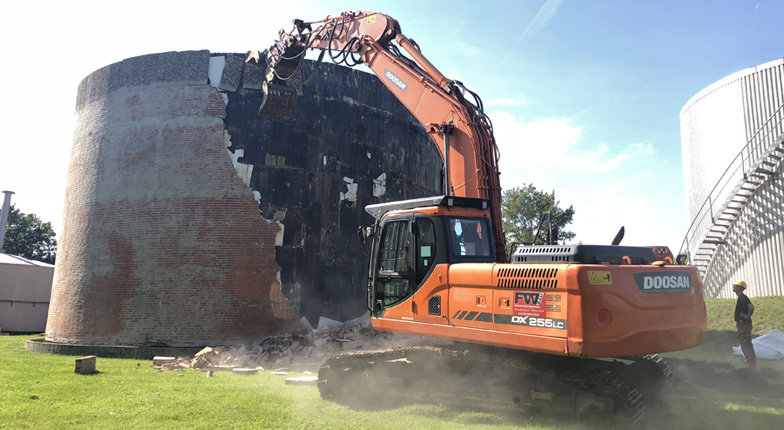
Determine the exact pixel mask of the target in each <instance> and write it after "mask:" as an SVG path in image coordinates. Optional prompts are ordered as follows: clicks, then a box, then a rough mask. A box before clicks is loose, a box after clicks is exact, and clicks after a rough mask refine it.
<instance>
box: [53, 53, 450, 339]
mask: <svg viewBox="0 0 784 430" xmlns="http://www.w3.org/2000/svg"><path fill="white" fill-rule="evenodd" d="M243 59H244V56H243V55H239V54H213V53H210V52H208V51H190V52H170V53H163V54H154V55H145V56H141V57H135V58H131V59H127V60H124V61H122V62H119V63H116V64H112V65H109V66H107V67H104V68H102V69H100V70H97V71H95V72H94V73H92V74H91V75H89V76H88V77H87V78H85V79H84V81H83V82H82V83H81V84H80V86H79V94H78V99H77V108H76V111H77V117H78V125H77V130H76V134H75V138H74V143H73V150H72V154H71V159H70V166H69V173H68V185H67V191H66V199H65V211H64V228H63V232H62V235H61V239H60V242H59V249H58V258H57V262H56V268H55V275H54V285H53V291H52V298H51V305H50V310H49V318H48V323H47V329H46V338H47V340H50V341H53V342H58V343H88V344H95V345H108V344H122V345H169V346H198V345H207V344H227V343H240V342H252V341H256V340H259V339H261V338H263V337H264V336H266V335H268V334H270V333H271V332H273V331H275V330H276V329H277V328H279V327H280V325H281V324H284V323H285V322H286V321H290V320H292V319H294V318H299V317H300V316H302V315H305V316H308V317H310V318H311V319H313V318H316V317H318V316H319V315H325V316H330V317H332V318H337V319H343V318H347V317H349V316H356V315H357V314H359V313H361V312H362V311H363V309H364V301H365V298H364V294H365V293H364V290H365V279H364V277H365V276H366V267H367V266H366V264H367V263H366V261H365V258H366V257H365V256H364V254H365V252H364V251H363V248H362V246H361V244H360V243H359V241H358V240H356V236H355V234H356V229H357V226H358V225H359V224H361V223H363V222H364V223H365V224H368V223H369V222H370V218H369V215H366V214H364V211H363V208H364V205H366V204H369V203H376V202H380V201H387V200H392V199H400V198H412V197H418V196H422V195H430V194H435V193H437V190H439V189H440V183H439V182H440V180H439V177H440V171H441V161H440V158H439V156H438V153H437V151H436V150H435V147H434V146H433V145H432V144H431V143H430V142H429V140H428V139H429V138H428V137H427V135H426V134H425V132H424V130H423V129H422V128H421V127H419V125H418V124H417V123H416V121H415V120H414V119H413V117H411V116H410V115H409V114H408V112H407V111H406V110H405V109H404V108H403V107H402V106H401V105H400V104H399V103H398V102H397V101H396V100H395V99H394V97H393V96H392V95H391V94H388V91H387V90H386V89H385V88H383V86H382V85H379V84H378V83H377V82H376V79H377V78H376V77H375V76H373V75H370V74H367V73H363V72H359V71H355V70H351V69H347V68H343V67H338V66H334V65H326V64H325V65H322V66H321V67H320V68H319V70H318V71H317V73H316V76H315V78H314V81H313V83H312V85H310V86H305V87H302V88H301V89H300V92H301V94H302V95H301V97H300V100H299V105H298V108H297V111H296V113H295V115H294V116H293V117H292V118H291V119H290V120H287V121H285V120H278V119H272V118H265V117H259V116H258V109H259V105H260V102H261V92H260V90H259V89H260V82H261V78H262V75H263V72H264V70H263V69H261V68H260V66H252V65H246V64H245V63H244V61H243ZM305 68H306V69H308V70H305V74H308V73H309V71H311V70H312V69H313V65H312V64H306V65H305Z"/></svg>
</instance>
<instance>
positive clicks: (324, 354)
mask: <svg viewBox="0 0 784 430" xmlns="http://www.w3.org/2000/svg"><path fill="white" fill-rule="evenodd" d="M301 323H302V328H301V329H299V330H297V331H295V332H293V333H280V334H275V335H272V336H269V337H267V338H266V339H264V340H263V341H262V342H261V344H260V345H258V346H252V347H249V346H245V345H242V346H239V347H230V348H227V347H222V346H216V347H207V348H204V349H202V350H201V351H199V352H198V353H197V354H196V355H195V356H194V357H193V358H185V357H177V358H173V357H156V359H155V360H153V366H154V367H155V368H157V369H161V370H163V369H168V370H179V369H199V370H202V371H232V370H235V369H257V368H263V367H267V368H279V367H287V368H290V369H292V370H317V369H318V367H319V366H320V365H321V363H322V362H324V360H325V359H327V358H328V357H330V356H332V355H336V354H339V353H341V352H344V351H351V350H372V349H381V348H388V347H396V346H404V345H410V344H412V343H414V339H416V338H415V337H412V336H403V335H395V334H390V333H385V332H379V331H376V330H374V329H373V328H372V327H371V326H370V318H369V317H368V316H365V317H360V318H356V319H353V320H350V321H348V322H346V323H341V322H339V321H335V320H330V319H328V318H324V317H321V319H320V320H319V324H318V329H313V327H312V326H311V325H310V324H309V323H308V321H307V319H305V318H303V319H302V320H301Z"/></svg>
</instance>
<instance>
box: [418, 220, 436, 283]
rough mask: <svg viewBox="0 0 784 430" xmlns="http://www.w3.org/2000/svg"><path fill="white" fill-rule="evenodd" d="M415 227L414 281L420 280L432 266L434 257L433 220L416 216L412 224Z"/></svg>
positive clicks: (434, 236)
mask: <svg viewBox="0 0 784 430" xmlns="http://www.w3.org/2000/svg"><path fill="white" fill-rule="evenodd" d="M414 227H415V228H416V283H417V285H419V284H421V283H422V281H423V280H424V279H425V276H427V274H428V272H430V268H431V267H433V260H434V259H435V258H436V231H435V227H434V226H433V221H430V220H429V219H424V218H418V219H417V220H416V223H415V224H414Z"/></svg>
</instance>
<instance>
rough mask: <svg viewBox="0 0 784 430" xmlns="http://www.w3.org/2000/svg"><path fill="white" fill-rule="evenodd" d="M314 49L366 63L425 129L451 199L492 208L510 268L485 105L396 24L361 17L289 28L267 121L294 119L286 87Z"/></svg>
mask: <svg viewBox="0 0 784 430" xmlns="http://www.w3.org/2000/svg"><path fill="white" fill-rule="evenodd" d="M393 42H394V43H393ZM400 48H402V49H403V51H405V53H406V54H408V56H406V55H404V54H403V52H401V50H400ZM309 49H316V50H321V54H320V57H319V61H321V59H322V58H323V56H324V54H325V53H326V54H328V55H329V56H330V58H331V59H332V60H333V61H335V62H336V63H338V64H340V63H346V64H347V65H354V64H358V63H364V64H365V65H366V66H368V67H369V68H370V70H372V71H373V73H375V74H376V76H377V77H378V78H379V79H380V80H381V82H382V83H383V84H384V85H385V86H386V87H387V88H389V90H390V91H391V92H392V94H394V95H395V97H397V98H398V100H400V102H401V103H403V105H404V106H405V107H406V108H407V109H408V110H409V111H410V112H411V113H412V114H413V115H414V117H416V118H417V120H419V122H421V123H422V125H423V126H424V128H425V131H426V132H427V133H428V135H430V137H431V138H432V140H433V143H434V144H435V145H436V147H437V148H438V151H439V153H440V154H441V157H442V159H443V161H444V170H445V177H444V194H446V195H451V196H457V197H472V198H479V199H484V200H487V201H488V202H489V205H490V212H491V222H492V226H493V236H494V243H495V248H496V249H495V251H496V253H495V255H496V258H497V259H498V261H499V262H506V247H505V240H504V234H503V227H502V221H501V186H500V183H499V171H498V148H497V146H496V142H495V138H494V137H493V127H492V123H491V122H490V119H489V118H488V117H487V115H485V113H484V109H483V106H482V101H481V99H480V98H479V97H478V96H477V95H476V94H475V93H473V92H471V91H470V90H468V89H467V88H465V87H464V86H463V84H462V83H460V82H458V81H454V80H450V79H447V78H446V77H444V75H443V74H442V73H441V72H440V71H439V70H438V69H437V68H436V67H435V66H433V64H432V63H430V61H428V59H427V58H426V57H425V56H424V55H423V54H422V52H421V51H420V49H419V46H418V45H417V44H416V43H415V42H414V41H413V40H410V39H408V38H407V37H406V36H405V35H403V33H402V32H401V30H400V24H398V22H397V21H396V20H394V19H393V18H391V17H389V16H387V15H384V14H381V13H378V12H366V11H357V12H346V13H342V14H341V15H339V16H329V17H327V18H325V19H323V20H322V21H316V22H304V21H301V20H295V21H294V27H293V28H292V30H290V31H289V32H285V31H283V30H281V32H280V40H278V41H277V42H276V43H275V45H273V46H272V47H271V48H269V49H268V50H267V51H265V54H266V62H267V66H268V69H267V70H268V73H267V76H266V79H265V82H264V84H263V90H264V92H265V98H264V102H263V104H262V109H261V112H262V114H263V115H265V116H273V117H279V118H287V117H288V116H289V115H290V114H291V112H292V111H293V108H294V106H295V104H294V103H292V102H290V101H288V102H287V101H286V100H285V99H287V98H288V99H290V98H291V97H292V93H293V92H292V91H291V90H290V89H288V90H287V89H286V87H285V81H287V80H290V79H292V78H293V77H294V76H296V75H297V74H298V73H299V71H300V68H301V65H302V61H303V60H304V58H305V54H306V52H307V51H308V50H309ZM251 59H255V60H256V61H259V60H260V56H258V55H257V54H256V55H253V54H252V55H251V57H249V61H251ZM466 95H470V96H471V98H472V99H473V101H469V100H468V99H467V98H466ZM276 99H278V100H276ZM280 99H284V100H283V101H281V100H280Z"/></svg>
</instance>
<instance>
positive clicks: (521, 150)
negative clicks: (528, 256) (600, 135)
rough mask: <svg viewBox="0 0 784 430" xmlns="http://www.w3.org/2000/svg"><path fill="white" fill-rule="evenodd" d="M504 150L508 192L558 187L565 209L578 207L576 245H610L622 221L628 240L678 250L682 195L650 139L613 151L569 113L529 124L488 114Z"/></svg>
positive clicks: (503, 176) (502, 167) (504, 178)
mask: <svg viewBox="0 0 784 430" xmlns="http://www.w3.org/2000/svg"><path fill="white" fill-rule="evenodd" d="M491 118H492V119H493V124H494V128H495V136H496V140H497V142H498V146H499V151H500V154H501V159H500V166H499V167H500V170H501V186H502V187H503V188H504V189H507V188H512V187H515V186H520V185H522V184H524V183H533V184H534V185H535V186H536V187H537V188H539V189H540V190H544V191H551V190H555V192H556V198H557V199H558V200H560V202H561V206H567V207H568V206H569V205H574V208H575V211H576V214H575V218H574V222H573V224H572V225H571V226H570V230H571V231H573V232H575V233H576V234H577V237H576V238H575V241H576V242H579V241H582V242H583V243H586V244H590V243H593V244H609V243H610V241H611V240H612V238H613V237H614V235H615V233H616V232H617V231H618V229H619V228H620V227H621V226H622V225H623V226H625V227H626V238H625V239H624V241H623V244H628V245H641V246H648V245H666V246H670V247H673V248H675V249H673V252H676V251H677V247H678V246H679V245H680V240H681V239H682V238H681V237H680V235H681V234H683V232H684V231H685V227H684V226H681V225H680V224H682V223H683V222H682V220H681V218H682V216H681V215H682V214H681V207H680V202H681V201H682V196H681V195H673V193H674V191H673V190H672V189H670V188H668V187H666V186H664V184H665V183H667V182H666V181H662V178H660V177H658V175H659V173H658V172H659V171H661V170H663V169H662V168H661V166H659V164H658V163H660V161H659V160H658V158H657V152H656V150H655V148H654V147H653V146H652V145H651V144H647V143H639V142H636V143H630V144H627V145H625V146H624V147H622V148H618V149H614V148H611V147H609V146H608V145H605V144H595V143H593V144H592V143H587V142H584V139H583V137H582V136H583V127H581V126H580V125H578V124H576V123H575V122H574V121H573V120H571V119H567V118H544V119H538V120H532V121H524V120H521V119H519V118H518V117H515V116H514V115H512V114H510V113H506V112H493V113H492V115H491Z"/></svg>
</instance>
